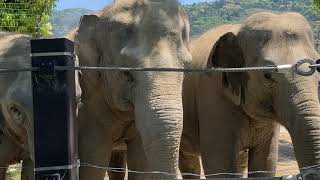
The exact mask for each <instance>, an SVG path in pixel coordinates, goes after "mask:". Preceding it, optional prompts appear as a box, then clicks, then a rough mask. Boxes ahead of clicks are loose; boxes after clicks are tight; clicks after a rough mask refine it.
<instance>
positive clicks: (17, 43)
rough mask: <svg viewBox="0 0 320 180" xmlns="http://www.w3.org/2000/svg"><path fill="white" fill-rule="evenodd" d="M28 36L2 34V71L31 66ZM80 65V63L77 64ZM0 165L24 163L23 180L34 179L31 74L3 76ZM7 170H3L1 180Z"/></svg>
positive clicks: (22, 73) (78, 87) (79, 92)
mask: <svg viewBox="0 0 320 180" xmlns="http://www.w3.org/2000/svg"><path fill="white" fill-rule="evenodd" d="M30 39H31V37H29V36H28V35H24V34H18V33H10V32H0V44H1V45H0V66H1V68H27V67H30V66H31V58H30V52H31V51H30ZM75 63H76V64H77V63H78V61H76V62H75ZM78 73H79V72H78V71H76V72H75V78H76V80H75V82H76V84H75V86H76V98H77V100H80V98H81V88H80V85H79V80H78V78H79V76H78ZM0 85H1V86H0V87H1V88H0V105H1V110H2V111H1V112H0V166H1V167H8V166H9V165H10V164H14V163H18V162H20V161H21V160H23V168H22V177H21V179H22V180H29V179H30V180H31V179H33V162H32V159H33V128H32V126H33V125H32V124H33V112H32V108H33V104H32V88H31V72H17V73H5V74H4V73H2V74H0ZM5 174H6V169H5V168H4V169H1V171H0V180H3V179H4V178H5Z"/></svg>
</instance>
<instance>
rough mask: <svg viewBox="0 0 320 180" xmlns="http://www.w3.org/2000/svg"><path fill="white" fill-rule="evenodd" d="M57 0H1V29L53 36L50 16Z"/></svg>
mask: <svg viewBox="0 0 320 180" xmlns="http://www.w3.org/2000/svg"><path fill="white" fill-rule="evenodd" d="M56 1H57V0H0V30H1V31H14V32H19V33H26V34H30V35H33V36H36V35H39V36H42V37H50V36H52V33H51V30H52V26H51V24H50V23H49V16H50V14H51V12H52V9H53V7H54V5H55V2H56Z"/></svg>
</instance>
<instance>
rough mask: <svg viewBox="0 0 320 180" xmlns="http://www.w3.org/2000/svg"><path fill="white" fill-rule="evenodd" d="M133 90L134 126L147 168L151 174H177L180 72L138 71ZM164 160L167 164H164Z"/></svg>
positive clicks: (173, 176) (180, 110) (180, 113)
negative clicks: (139, 138) (145, 72)
mask: <svg viewBox="0 0 320 180" xmlns="http://www.w3.org/2000/svg"><path fill="white" fill-rule="evenodd" d="M138 78H139V79H140V78H142V79H144V80H142V79H140V81H138V82H139V83H138V85H137V87H136V89H135V96H134V98H135V117H136V125H137V128H138V129H139V131H140V133H141V138H142V142H143V146H144V149H145V153H146V158H147V161H148V162H155V164H148V168H149V169H148V170H149V171H165V173H161V174H152V176H153V177H157V178H163V177H171V178H177V177H179V168H178V164H179V161H178V157H179V145H180V138H181V134H182V128H183V127H182V124H183V109H182V97H181V93H182V80H183V74H181V73H159V72H157V73H150V74H142V73H141V74H139V75H138ZM168 162H169V163H170V164H168ZM166 173H169V174H166Z"/></svg>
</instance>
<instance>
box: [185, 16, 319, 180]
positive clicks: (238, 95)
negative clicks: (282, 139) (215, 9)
mask: <svg viewBox="0 0 320 180" xmlns="http://www.w3.org/2000/svg"><path fill="white" fill-rule="evenodd" d="M190 51H191V54H192V56H193V66H195V67H207V68H212V67H222V68H243V67H252V66H269V65H271V66H275V65H282V64H296V63H297V62H298V61H299V60H303V59H310V60H313V61H315V60H317V59H319V54H318V53H317V51H316V50H315V48H314V37H313V33H312V30H311V27H310V25H309V23H308V21H307V20H306V19H305V18H304V17H303V16H302V15H300V14H298V13H293V12H286V13H271V12H261V13H256V14H254V15H252V16H250V17H249V18H247V19H246V20H245V22H244V23H243V24H241V25H223V26H220V27H218V28H215V29H212V30H209V31H208V32H206V33H204V34H203V35H202V36H200V37H199V38H197V39H195V40H193V41H191V43H190ZM307 69H308V68H307ZM318 82H319V75H318V73H314V74H312V75H310V76H307V77H306V76H302V75H299V74H297V73H296V72H293V71H290V70H288V71H279V72H275V71H258V72H252V71H247V72H237V73H230V72H217V73H202V74H200V73H186V74H185V79H184V82H183V107H184V124H183V135H182V140H181V150H180V157H181V158H180V161H181V162H180V169H181V171H182V172H194V173H195V174H199V160H198V156H199V155H201V158H202V162H203V168H204V172H205V174H207V175H208V174H216V173H240V174H242V173H243V172H242V170H243V168H241V167H239V166H240V164H241V163H243V162H244V160H243V159H244V158H243V156H245V154H247V155H248V158H247V159H245V161H247V164H248V171H249V172H257V171H266V172H260V173H249V174H248V176H249V177H256V176H274V175H275V171H276V163H277V158H278V137H279V126H280V125H282V126H284V127H285V128H286V129H287V130H288V132H289V134H290V136H291V138H292V141H293V146H294V150H295V155H296V158H297V162H298V165H299V167H300V169H301V170H304V168H305V167H309V166H313V165H317V166H319V164H320V156H319V155H320V146H319V143H320V141H319V139H320V105H319V99H318ZM190 162H191V163H190ZM192 162H193V163H194V164H192ZM190 164H191V165H190ZM218 175H220V176H218ZM221 176H222V177H226V176H228V174H217V176H213V175H212V176H207V177H221ZM230 176H232V177H234V176H235V177H238V176H240V175H237V174H234V175H230ZM241 176H242V175H241ZM228 177H229V176H228Z"/></svg>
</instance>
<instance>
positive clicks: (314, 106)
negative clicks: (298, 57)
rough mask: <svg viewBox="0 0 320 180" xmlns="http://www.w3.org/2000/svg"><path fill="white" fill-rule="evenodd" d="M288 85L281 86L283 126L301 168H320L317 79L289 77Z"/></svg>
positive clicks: (314, 76)
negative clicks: (288, 135) (288, 134)
mask: <svg viewBox="0 0 320 180" xmlns="http://www.w3.org/2000/svg"><path fill="white" fill-rule="evenodd" d="M287 82H289V83H287V84H283V85H282V87H280V89H282V90H280V94H279V96H280V98H279V101H282V102H280V103H279V104H280V107H279V108H278V109H279V110H280V111H279V113H280V118H281V119H282V120H281V121H282V122H281V123H282V124H283V125H284V126H285V127H286V128H287V129H288V131H289V133H290V136H291V138H292V141H293V146H294V150H295V154H296V158H297V161H298V164H299V167H300V168H304V167H308V166H314V165H320V105H319V100H318V78H317V77H316V75H313V76H310V77H302V76H298V75H290V77H288V81H287ZM281 96H282V97H281ZM285 99H286V100H285Z"/></svg>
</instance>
